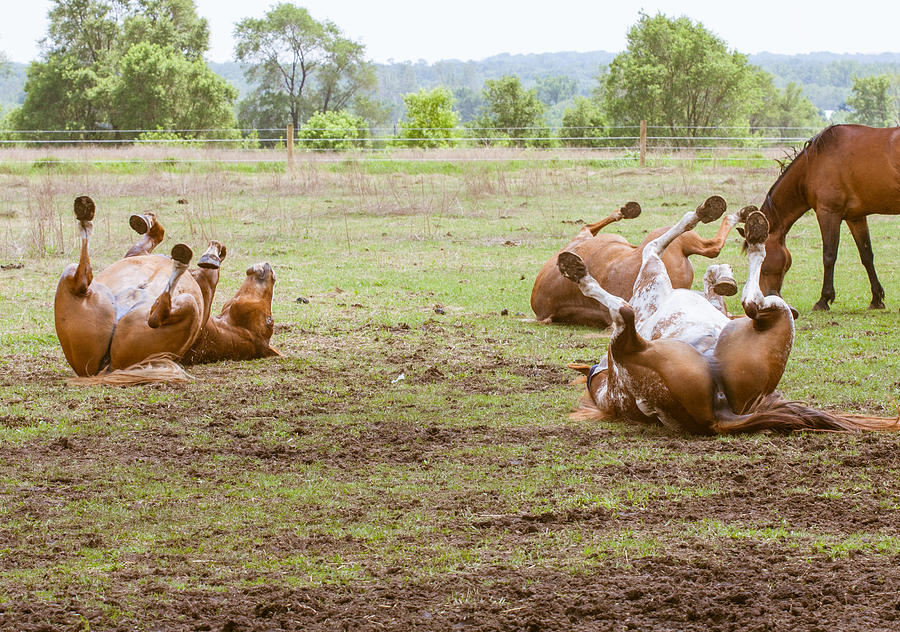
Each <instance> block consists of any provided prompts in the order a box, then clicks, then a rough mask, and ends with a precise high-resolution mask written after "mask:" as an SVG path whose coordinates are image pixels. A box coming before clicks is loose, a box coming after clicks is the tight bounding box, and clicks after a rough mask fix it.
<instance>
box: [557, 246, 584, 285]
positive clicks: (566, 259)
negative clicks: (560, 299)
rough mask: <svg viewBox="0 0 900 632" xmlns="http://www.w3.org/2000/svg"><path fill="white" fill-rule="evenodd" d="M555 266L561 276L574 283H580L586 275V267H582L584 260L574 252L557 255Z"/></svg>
mask: <svg viewBox="0 0 900 632" xmlns="http://www.w3.org/2000/svg"><path fill="white" fill-rule="evenodd" d="M556 265H557V267H558V268H559V273H560V274H561V275H563V276H564V277H566V278H567V279H569V280H570V281H574V282H575V283H578V282H580V281H581V279H583V278H584V277H586V276H587V273H588V271H587V267H586V266H585V265H584V260H583V259H582V258H581V257H579V256H578V255H577V254H575V253H574V252H570V251H568V250H566V251H563V252H561V253H559V256H558V257H557V260H556Z"/></svg>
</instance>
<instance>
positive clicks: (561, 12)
mask: <svg viewBox="0 0 900 632" xmlns="http://www.w3.org/2000/svg"><path fill="white" fill-rule="evenodd" d="M195 1H196V5H197V11H198V13H199V14H200V15H202V16H203V17H205V18H207V19H208V20H209V25H210V31H211V38H210V39H211V47H210V51H209V53H208V54H207V58H208V59H210V60H212V61H227V60H230V59H232V57H233V51H234V43H233V41H232V33H233V30H234V24H235V22H237V21H239V20H241V19H243V18H245V17H262V16H263V14H264V13H265V12H266V11H267V10H268V9H269V8H270V7H271V6H273V5H274V4H276V2H275V1H274V0H195ZM51 4H52V3H51V1H50V0H19V1H17V2H14V1H13V0H3V5H4V15H3V19H2V21H0V50H2V51H5V52H6V54H7V55H8V56H9V58H10V59H12V60H14V61H20V62H27V61H31V60H33V59H36V58H37V57H38V54H39V50H38V46H37V41H38V40H39V39H41V38H42V37H43V36H44V35H45V34H46V31H47V10H48V9H49V7H50V6H51ZM295 4H297V5H299V6H303V7H306V8H307V9H308V10H309V12H310V13H311V14H312V16H313V17H314V18H316V19H318V20H323V19H326V18H327V19H330V20H332V21H334V22H335V23H336V24H337V25H338V26H339V27H340V28H341V29H342V30H343V31H344V33H345V34H346V35H347V36H349V37H351V38H353V39H354V40H357V41H361V42H362V43H363V44H365V45H366V49H367V51H368V54H369V57H370V59H372V60H374V61H377V62H384V61H387V60H389V59H393V60H395V61H403V60H412V61H417V60H419V59H424V60H425V61H428V62H433V61H437V60H439V59H462V60H469V59H483V58H484V57H489V56H491V55H495V54H498V53H546V52H559V51H580V52H584V51H594V50H606V51H610V52H619V51H621V50H623V49H624V48H625V45H626V40H625V35H626V33H627V31H628V29H629V28H630V27H631V26H632V25H633V24H634V23H635V22H636V21H637V20H638V16H639V13H640V11H641V10H643V11H644V12H645V13H648V14H650V15H655V14H656V13H659V12H661V13H664V14H666V15H668V16H670V17H678V16H681V15H686V16H688V17H690V18H691V19H693V20H695V21H699V22H701V23H703V25H704V26H705V27H706V28H707V29H709V30H710V31H712V32H713V33H715V34H716V35H718V36H719V37H721V38H722V39H724V40H725V42H726V43H727V44H728V46H729V47H730V48H732V49H736V50H738V51H740V52H742V53H758V52H762V51H768V52H773V53H788V54H794V53H810V52H818V51H830V52H834V53H883V52H900V1H898V0H854V1H851V2H840V3H832V2H829V1H828V0H820V1H817V2H813V1H810V0H755V1H754V0H748V1H746V2H733V1H728V0H657V1H651V0H646V1H639V2H633V1H630V0H619V1H606V2H603V1H598V0H581V1H576V0H517V1H514V2H492V1H490V0H480V1H478V0H449V1H448V2H440V3H439V2H429V1H427V0H378V1H372V0H355V1H347V0H305V1H300V0H297V1H296V2H295ZM835 4H837V5H838V6H840V8H839V9H836V8H833V7H834V6H835Z"/></svg>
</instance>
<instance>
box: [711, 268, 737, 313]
mask: <svg viewBox="0 0 900 632" xmlns="http://www.w3.org/2000/svg"><path fill="white" fill-rule="evenodd" d="M736 292H737V283H736V282H735V280H734V272H733V271H732V269H731V266H730V265H728V264H727V263H720V264H716V265H711V266H709V267H708V268H707V269H706V274H704V275H703V295H704V296H705V297H706V300H707V301H709V302H710V304H712V306H713V307H715V308H716V309H717V310H719V311H720V312H722V313H723V314H725V315H726V316H728V308H727V307H726V306H725V298H724V297H726V296H731V295H733V294H735V293H736Z"/></svg>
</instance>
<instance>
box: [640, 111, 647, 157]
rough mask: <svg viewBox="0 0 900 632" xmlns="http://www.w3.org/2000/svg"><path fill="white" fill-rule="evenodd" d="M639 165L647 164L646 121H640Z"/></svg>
mask: <svg viewBox="0 0 900 632" xmlns="http://www.w3.org/2000/svg"><path fill="white" fill-rule="evenodd" d="M641 166H642V167H646V166H647V121H643V120H642V121H641Z"/></svg>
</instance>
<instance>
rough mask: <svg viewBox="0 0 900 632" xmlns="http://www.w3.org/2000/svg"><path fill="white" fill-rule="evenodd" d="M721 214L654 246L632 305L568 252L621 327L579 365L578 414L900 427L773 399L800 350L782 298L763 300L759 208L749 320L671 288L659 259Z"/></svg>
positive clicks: (726, 423)
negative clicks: (583, 384) (598, 354)
mask: <svg viewBox="0 0 900 632" xmlns="http://www.w3.org/2000/svg"><path fill="white" fill-rule="evenodd" d="M716 217H718V215H715V214H714V213H709V212H707V211H706V210H705V209H698V211H694V212H691V213H688V214H687V215H685V216H684V217H683V218H682V219H681V221H680V222H678V224H676V225H675V226H673V227H672V228H670V229H669V230H667V231H666V232H665V233H663V234H662V235H660V236H659V237H657V238H656V239H654V240H653V241H651V242H650V243H649V244H647V246H646V248H644V252H643V254H642V261H641V268H640V271H639V273H638V277H637V280H636V281H635V284H634V295H633V299H632V301H631V302H630V304H629V303H628V302H626V301H624V300H623V299H621V298H619V297H618V296H615V295H613V294H611V293H609V292H607V291H606V290H605V289H604V288H603V287H601V285H600V284H599V283H597V281H596V280H595V279H594V278H593V277H592V276H591V275H590V273H589V272H588V269H587V267H586V265H585V262H584V261H583V260H582V259H581V258H580V257H579V256H578V255H577V254H575V253H573V252H562V253H560V255H559V269H560V272H561V273H562V274H563V275H564V276H565V277H566V278H567V279H570V280H571V281H574V282H575V283H576V284H577V285H578V287H579V289H580V291H581V292H582V293H584V295H585V296H588V297H590V298H591V299H593V300H596V301H598V302H601V303H603V304H604V305H605V306H606V308H607V309H608V310H609V313H610V316H611V317H612V321H613V334H612V338H611V339H610V343H609V350H608V352H607V359H606V362H605V363H600V364H597V365H595V366H594V367H590V368H588V367H581V366H579V367H575V368H578V369H580V370H582V372H584V373H585V375H586V376H587V394H586V395H585V397H584V399H583V401H582V406H581V408H580V409H579V411H578V414H579V415H580V416H582V417H585V418H598V419H617V418H625V419H631V420H636V421H646V422H650V421H659V422H661V423H663V424H664V425H665V426H667V427H669V428H672V429H675V430H680V431H686V432H691V433H699V434H709V433H736V432H751V431H757V430H763V429H766V428H775V429H781V430H795V429H803V428H822V429H840V430H862V429H869V430H874V429H897V428H898V426H897V423H896V420H884V419H877V418H851V417H840V416H836V415H831V414H828V413H825V412H823V411H819V410H815V409H813V408H810V407H808V406H804V405H802V404H799V403H796V402H788V401H785V400H783V399H781V398H779V397H778V396H776V395H773V391H774V390H775V387H776V386H777V385H778V382H779V380H780V379H781V375H782V373H783V372H784V367H785V364H786V363H787V359H788V356H789V354H790V351H791V346H792V344H793V340H794V319H793V316H792V314H791V310H790V307H789V306H788V305H787V303H785V302H784V300H782V299H781V297H778V296H764V295H763V293H762V292H761V291H760V288H759V273H760V268H761V266H762V262H763V258H764V257H765V247H764V246H763V242H764V241H765V239H766V235H767V223H766V219H765V216H763V215H762V213H760V212H758V211H755V210H754V211H753V212H750V213H749V215H748V218H747V220H746V235H745V237H746V239H747V243H748V252H749V272H748V276H747V283H746V285H745V286H744V291H743V294H742V295H741V302H742V304H743V307H744V312H745V313H746V314H747V317H746V318H738V319H734V320H732V319H729V318H728V317H727V316H726V315H725V314H724V313H723V312H722V311H721V310H720V309H718V308H717V307H716V306H714V305H712V304H711V303H710V302H708V301H707V300H706V298H705V297H704V296H703V295H701V294H700V293H699V292H694V291H691V290H685V289H678V288H673V287H672V282H671V281H670V279H669V275H668V274H667V273H666V268H665V266H664V264H663V261H662V259H661V257H660V255H661V254H662V252H663V251H664V250H665V248H666V246H668V245H669V244H670V243H671V242H672V241H674V240H675V239H676V238H677V237H678V236H679V235H681V234H682V233H684V232H685V231H686V230H689V229H690V228H692V227H693V226H695V225H696V224H697V222H698V221H704V222H709V221H713V220H714V219H715V218H716Z"/></svg>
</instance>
